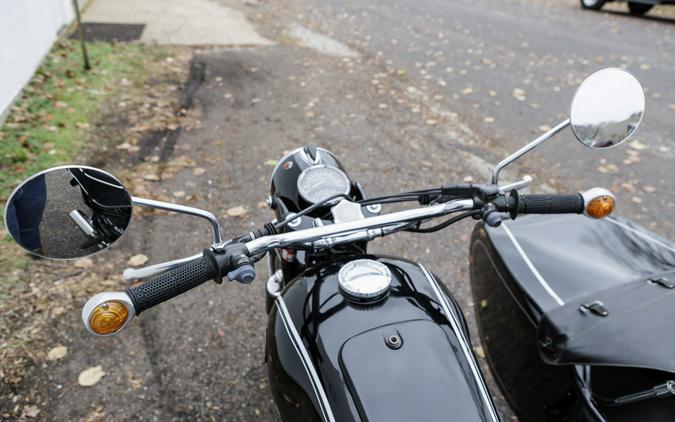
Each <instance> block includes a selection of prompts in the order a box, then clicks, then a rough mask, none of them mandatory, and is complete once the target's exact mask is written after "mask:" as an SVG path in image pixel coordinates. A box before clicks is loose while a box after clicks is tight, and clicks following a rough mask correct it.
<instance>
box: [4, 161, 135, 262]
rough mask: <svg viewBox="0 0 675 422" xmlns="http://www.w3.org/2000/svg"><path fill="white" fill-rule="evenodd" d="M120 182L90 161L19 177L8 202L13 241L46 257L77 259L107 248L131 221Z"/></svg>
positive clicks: (128, 202)
mask: <svg viewBox="0 0 675 422" xmlns="http://www.w3.org/2000/svg"><path fill="white" fill-rule="evenodd" d="M131 213H132V199H131V195H130V194H129V192H128V191H127V190H126V188H125V187H124V185H123V184H122V182H120V181H119V180H118V179H117V178H116V177H115V176H113V175H111V174H109V173H106V172H104V171H102V170H99V169H96V168H93V167H86V166H63V167H55V168H51V169H48V170H45V171H43V172H40V173H38V174H36V175H34V176H32V177H30V178H28V179H27V180H25V181H24V182H23V183H21V184H20V185H19V186H18V187H17V188H16V189H15V190H14V192H12V194H11V195H10V197H9V199H8V200H7V204H6V206H5V226H6V227H7V231H8V232H9V234H10V235H11V236H12V238H13V239H14V241H16V243H18V244H19V245H20V246H21V247H23V248H24V249H25V250H26V251H28V252H30V253H32V254H34V255H38V256H40V257H43V258H50V259H78V258H83V257H85V256H89V255H92V254H94V253H97V252H100V251H103V250H105V249H108V248H109V247H111V246H112V245H113V244H115V243H116V242H117V241H118V240H119V239H120V238H121V237H122V235H123V234H124V232H125V231H126V229H127V227H128V226H129V223H130V221H131Z"/></svg>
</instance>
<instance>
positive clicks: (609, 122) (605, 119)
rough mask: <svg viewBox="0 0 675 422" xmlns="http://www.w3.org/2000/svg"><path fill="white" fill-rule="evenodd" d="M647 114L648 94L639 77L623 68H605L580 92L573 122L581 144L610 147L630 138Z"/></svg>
mask: <svg viewBox="0 0 675 422" xmlns="http://www.w3.org/2000/svg"><path fill="white" fill-rule="evenodd" d="M644 112H645V93H644V91H643V90H642V85H640V82H639V81H638V80H637V78H635V76H633V74H631V73H630V72H628V71H626V70H623V69H614V68H611V69H603V70H600V71H598V72H595V73H594V74H592V75H591V76H589V77H588V78H586V80H585V81H584V82H583V83H582V84H581V86H579V88H578V89H577V92H576V94H574V99H573V100H572V109H571V111H570V122H571V124H572V131H573V132H574V136H576V137H577V139H578V140H579V141H581V143H582V144H584V145H586V146H587V147H592V148H607V147H612V146H615V145H618V144H620V143H622V142H623V141H625V140H626V139H628V138H630V137H631V136H632V135H633V134H634V133H635V131H636V130H637V128H638V126H640V122H642V116H643V115H644Z"/></svg>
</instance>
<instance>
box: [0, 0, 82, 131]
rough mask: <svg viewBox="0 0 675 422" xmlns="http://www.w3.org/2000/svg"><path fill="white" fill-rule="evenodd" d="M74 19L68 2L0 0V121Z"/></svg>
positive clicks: (70, 3) (57, 0)
mask: <svg viewBox="0 0 675 422" xmlns="http://www.w3.org/2000/svg"><path fill="white" fill-rule="evenodd" d="M74 17H75V14H74V12H73V5H72V2H71V0H0V121H2V116H3V115H4V114H5V113H6V111H7V110H8V108H9V106H10V105H11V104H12V102H13V101H14V99H15V98H16V96H17V95H18V94H19V93H20V92H21V89H22V88H23V87H24V85H25V84H26V82H28V81H29V80H30V78H31V76H33V73H34V72H35V70H36V69H37V67H38V66H39V65H40V63H41V62H42V59H43V58H44V56H45V54H46V53H47V52H48V51H49V50H50V48H51V46H52V44H53V43H54V41H55V40H56V38H57V36H58V34H59V32H60V31H61V30H63V28H64V27H65V26H66V25H67V24H68V23H70V22H71V21H72V20H73V19H74Z"/></svg>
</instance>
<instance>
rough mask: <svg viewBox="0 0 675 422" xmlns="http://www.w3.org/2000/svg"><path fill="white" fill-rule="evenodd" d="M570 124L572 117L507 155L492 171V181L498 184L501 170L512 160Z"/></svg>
mask: <svg viewBox="0 0 675 422" xmlns="http://www.w3.org/2000/svg"><path fill="white" fill-rule="evenodd" d="M569 125H570V119H566V120H565V121H563V122H560V123H559V124H558V125H557V126H556V127H554V128H553V129H551V130H549V131H548V132H546V133H544V134H543V135H541V136H540V137H538V138H537V139H535V140H534V141H532V142H530V143H529V144H527V145H525V146H524V147H522V148H521V149H519V150H518V151H516V152H514V153H513V154H511V155H509V156H508V157H506V158H505V159H504V160H502V161H500V162H499V164H497V165H496V166H495V169H494V170H493V171H492V179H491V181H490V183H492V184H493V185H497V184H498V182H499V172H501V171H502V169H503V168H504V167H506V166H508V165H509V164H511V163H512V162H514V161H516V160H517V159H518V158H520V157H522V156H523V155H525V154H527V153H528V152H530V151H532V150H533V149H534V148H536V147H538V146H539V145H540V144H542V143H544V142H546V141H548V140H549V139H551V138H552V137H553V136H554V135H555V134H557V133H558V132H560V131H561V130H563V129H566V128H567V127H568V126H569Z"/></svg>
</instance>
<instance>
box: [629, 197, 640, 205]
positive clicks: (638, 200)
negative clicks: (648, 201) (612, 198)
mask: <svg viewBox="0 0 675 422" xmlns="http://www.w3.org/2000/svg"><path fill="white" fill-rule="evenodd" d="M630 200H631V201H633V202H635V203H636V204H641V203H642V198H640V197H639V196H634V197H632V198H631V199H630Z"/></svg>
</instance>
